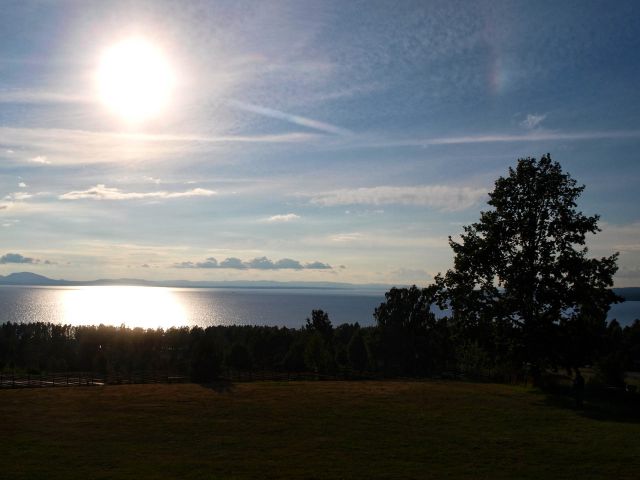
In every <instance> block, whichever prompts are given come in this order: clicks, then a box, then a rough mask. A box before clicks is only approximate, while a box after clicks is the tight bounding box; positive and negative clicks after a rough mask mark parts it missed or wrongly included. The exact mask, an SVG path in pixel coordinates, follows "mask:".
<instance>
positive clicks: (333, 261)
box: [0, 0, 640, 286]
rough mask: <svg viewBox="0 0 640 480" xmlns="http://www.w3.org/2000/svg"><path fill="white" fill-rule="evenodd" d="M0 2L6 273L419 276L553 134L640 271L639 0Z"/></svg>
mask: <svg viewBox="0 0 640 480" xmlns="http://www.w3.org/2000/svg"><path fill="white" fill-rule="evenodd" d="M1 4H2V8H0V196H1V199H0V235H1V236H0V274H2V275H6V274H8V273H11V272H16V271H32V272H36V273H40V274H42V275H46V276H49V277H52V278H65V279H73V280H82V279H87V280H88V279H95V278H122V277H126V278H145V279H157V280H161V279H162V280H171V279H188V280H196V281H197V280H219V281H223V280H267V279H268V280H279V281H300V282H302V281H331V282H351V283H385V284H411V283H416V284H418V285H426V284H428V283H429V282H430V281H431V280H432V278H433V276H434V275H435V274H437V273H438V272H443V271H445V270H446V269H448V268H450V267H451V265H452V260H453V255H452V252H451V249H450V247H449V245H448V242H447V239H448V237H449V236H450V235H451V236H454V237H455V236H456V235H458V234H459V233H460V232H461V231H462V227H463V225H467V224H470V223H472V222H475V221H477V220H478V218H479V215H480V211H481V210H483V209H486V208H487V206H486V201H487V199H488V197H487V193H488V192H489V191H491V190H492V188H493V184H494V181H495V179H496V178H498V177H499V176H501V175H506V174H507V171H508V168H509V167H510V166H514V165H515V164H516V162H517V159H518V158H522V157H528V156H532V157H536V158H538V157H540V156H541V155H542V154H545V153H550V154H551V156H552V158H553V159H554V160H557V161H559V162H560V164H561V165H562V167H563V169H564V170H565V171H567V172H569V173H570V174H571V175H572V177H573V178H575V179H576V180H577V181H578V182H579V183H581V184H585V185H586V190H585V192H584V193H583V195H582V196H581V198H580V200H579V204H578V208H579V209H580V210H581V211H583V212H584V213H585V214H588V215H592V214H596V213H597V214H599V215H600V216H601V217H600V227H601V228H602V232H600V233H599V234H598V235H596V236H594V237H592V238H590V239H589V248H590V254H591V255H593V256H606V255H610V254H611V253H613V252H616V251H617V252H620V258H619V267H620V270H619V272H618V274H617V275H616V277H615V282H616V285H617V286H638V285H640V209H639V208H638V205H640V189H639V188H638V180H639V179H640V162H639V160H640V158H639V154H638V151H639V147H640V89H639V88H638V85H639V84H640V55H638V52H639V51H640V3H639V2H637V1H629V2H625V1H617V2H593V1H576V2H572V1H563V2H557V1H552V2H545V1H536V2H529V1H506V2H501V1H493V2H483V1H478V2H467V1H465V2H456V1H450V0H449V1H442V2H435V1H433V2H432V1H419V2H410V1H402V2H391V1H386V2H378V1H363V2H360V1H355V0H354V1H349V2H344V1H336V2H333V1H292V2H277V1H273V2H271V1H270V2H259V1H256V2H245V1H227V2H225V1H216V2H213V1H211V2H204V1H203V2H195V1H193V2H175V1H170V2H164V3H163V2H160V1H153V2H144V1H127V2H117V1H109V2H103V1H95V2H92V1H25V0H21V1H15V2H14V1H9V0H1ZM130 39H135V41H139V42H143V43H144V44H145V45H147V46H150V48H151V49H152V51H153V52H154V53H153V54H154V55H157V56H158V57H159V58H160V59H161V60H160V61H159V62H160V63H159V65H161V67H157V65H155V66H154V65H153V64H149V65H147V63H145V62H146V60H141V61H139V62H138V60H136V59H135V58H134V60H133V61H132V62H130V64H127V65H129V66H127V67H126V69H125V70H126V71H125V76H124V78H125V80H124V82H125V87H124V88H127V86H128V85H129V83H128V82H129V81H131V82H135V81H137V80H136V79H135V78H131V79H130V77H131V76H134V75H133V74H131V75H129V73H130V72H131V71H138V72H139V71H142V72H143V77H144V78H146V80H141V82H142V84H141V87H140V89H139V90H138V91H136V93H135V95H133V96H131V95H130V96H129V97H127V98H128V99H129V100H130V102H131V103H132V104H133V105H135V104H136V102H139V101H140V99H141V98H144V99H147V100H148V102H149V103H150V104H151V107H152V108H151V110H153V112H152V113H149V114H148V115H147V116H146V117H145V118H143V119H135V120H132V118H131V115H129V116H127V115H128V114H125V113H123V107H122V106H120V107H118V106H117V105H114V103H113V101H111V103H110V101H107V100H105V98H106V97H105V94H104V91H103V90H101V88H103V86H102V85H103V83H104V81H105V80H104V79H105V78H107V77H105V74H104V73H100V72H104V71H105V70H104V69H105V68H107V67H104V65H105V58H107V57H106V56H107V55H109V52H114V51H116V50H114V48H115V47H116V46H120V47H121V48H120V50H119V51H123V50H124V51H126V52H131V51H133V50H135V48H132V47H131V45H132V44H130V43H127V42H128V41H130ZM123 42H124V43H123ZM122 45H124V46H125V47H122ZM114 55H115V54H114ZM118 55H122V54H118ZM124 55H126V54H124ZM118 58H120V57H118ZM156 67H157V68H156ZM158 69H159V70H158ZM107 70H108V68H107ZM157 72H160V73H157ZM110 73H113V71H108V72H107V75H108V74H110ZM116 73H118V72H116ZM120 73H122V72H120ZM108 78H110V77H108ZM136 78H137V77H136ZM101 82H103V83H101ZM163 82H164V83H163ZM165 83H166V85H167V86H166V89H165V90H163V93H162V96H161V97H157V96H155V95H156V94H155V93H154V92H156V90H158V89H159V88H161V87H162V86H163V85H165ZM129 113H130V112H129Z"/></svg>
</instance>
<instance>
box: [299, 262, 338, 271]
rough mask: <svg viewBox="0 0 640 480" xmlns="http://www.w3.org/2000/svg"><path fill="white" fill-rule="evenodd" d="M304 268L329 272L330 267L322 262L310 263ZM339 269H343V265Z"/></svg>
mask: <svg viewBox="0 0 640 480" xmlns="http://www.w3.org/2000/svg"><path fill="white" fill-rule="evenodd" d="M304 268H307V269H309V270H331V265H329V264H328V263H322V262H311V263H307V264H306V265H305V266H304ZM340 268H344V265H340Z"/></svg>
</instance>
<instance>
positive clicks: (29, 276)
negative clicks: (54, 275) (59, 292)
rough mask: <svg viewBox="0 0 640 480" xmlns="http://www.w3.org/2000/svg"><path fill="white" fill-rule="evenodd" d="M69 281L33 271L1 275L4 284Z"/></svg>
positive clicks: (48, 283) (50, 283)
mask: <svg viewBox="0 0 640 480" xmlns="http://www.w3.org/2000/svg"><path fill="white" fill-rule="evenodd" d="M67 283H68V282H66V281H65V280H53V279H51V278H47V277H45V276H44V275H38V274H37V273H31V272H17V273H10V274H9V275H7V276H6V277H3V276H2V275H0V284H3V285H66V284H67Z"/></svg>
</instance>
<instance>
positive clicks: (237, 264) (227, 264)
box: [220, 257, 247, 270]
mask: <svg viewBox="0 0 640 480" xmlns="http://www.w3.org/2000/svg"><path fill="white" fill-rule="evenodd" d="M220 268H235V269H238V270H242V269H245V268H247V267H246V266H245V264H244V263H243V262H242V260H240V259H239V258H236V257H229V258H226V259H224V260H223V261H221V262H220Z"/></svg>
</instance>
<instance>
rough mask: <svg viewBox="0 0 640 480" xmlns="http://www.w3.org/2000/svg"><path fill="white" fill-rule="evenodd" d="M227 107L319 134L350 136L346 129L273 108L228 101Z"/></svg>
mask: <svg viewBox="0 0 640 480" xmlns="http://www.w3.org/2000/svg"><path fill="white" fill-rule="evenodd" d="M228 103H229V105H231V106H232V107H235V108H238V109H240V110H244V111H246V112H251V113H256V114H258V115H263V116H265V117H270V118H275V119H278V120H284V121H286V122H290V123H293V124H295V125H300V126H302V127H307V128H312V129H314V130H319V131H321V132H326V133H332V134H334V135H351V133H352V132H351V131H350V130H347V129H346V128H342V127H338V126H336V125H331V124H330V123H325V122H320V121H318V120H313V119H312V118H307V117H302V116H300V115H293V114H291V113H286V112H281V111H279V110H274V109H273V108H267V107H262V106H260V105H253V104H250V103H245V102H239V101H237V100H230V101H229V102H228Z"/></svg>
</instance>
